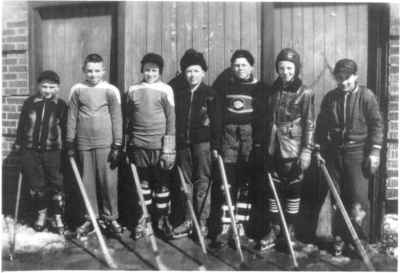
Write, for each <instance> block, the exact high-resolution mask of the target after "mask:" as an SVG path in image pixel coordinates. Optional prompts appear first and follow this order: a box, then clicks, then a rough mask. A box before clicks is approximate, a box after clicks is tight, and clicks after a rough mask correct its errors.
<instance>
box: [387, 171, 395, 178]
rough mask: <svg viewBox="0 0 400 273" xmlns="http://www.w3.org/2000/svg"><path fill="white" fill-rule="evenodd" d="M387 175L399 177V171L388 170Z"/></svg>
mask: <svg viewBox="0 0 400 273" xmlns="http://www.w3.org/2000/svg"><path fill="white" fill-rule="evenodd" d="M386 175H387V176H388V177H397V176H398V171H397V170H387V172H386Z"/></svg>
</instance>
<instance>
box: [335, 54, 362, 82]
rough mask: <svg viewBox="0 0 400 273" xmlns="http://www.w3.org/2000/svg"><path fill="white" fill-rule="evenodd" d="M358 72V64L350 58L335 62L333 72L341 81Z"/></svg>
mask: <svg viewBox="0 0 400 273" xmlns="http://www.w3.org/2000/svg"><path fill="white" fill-rule="evenodd" d="M356 73H357V64H356V62H355V61H353V60H350V59H341V60H339V61H338V62H337V63H336V64H335V68H334V69H333V74H334V75H335V78H336V79H338V80H339V81H344V80H346V79H347V78H349V77H350V75H352V74H356Z"/></svg>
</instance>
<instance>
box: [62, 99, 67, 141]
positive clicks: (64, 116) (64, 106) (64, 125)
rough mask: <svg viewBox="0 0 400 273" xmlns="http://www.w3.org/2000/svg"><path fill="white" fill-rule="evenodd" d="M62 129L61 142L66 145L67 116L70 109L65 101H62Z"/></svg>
mask: <svg viewBox="0 0 400 273" xmlns="http://www.w3.org/2000/svg"><path fill="white" fill-rule="evenodd" d="M60 108H61V109H60V129H61V140H62V142H63V143H64V142H65V139H66V135H67V115H68V109H67V104H66V103H65V101H63V100H61V99H60Z"/></svg>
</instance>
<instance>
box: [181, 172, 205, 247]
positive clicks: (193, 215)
mask: <svg viewBox="0 0 400 273" xmlns="http://www.w3.org/2000/svg"><path fill="white" fill-rule="evenodd" d="M176 169H177V170H178V173H179V178H180V179H179V180H180V181H181V185H182V191H183V192H184V194H185V199H186V203H187V205H188V207H189V211H190V216H191V217H192V221H193V223H194V226H195V228H196V232H197V237H199V241H200V245H201V249H202V250H203V253H204V254H206V255H207V248H206V244H205V243H204V237H203V234H201V229H200V225H199V221H198V220H197V217H196V213H195V212H194V208H193V204H192V200H190V199H189V190H188V188H187V186H186V182H185V177H184V176H183V172H182V169H181V167H179V166H176Z"/></svg>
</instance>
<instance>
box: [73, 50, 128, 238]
mask: <svg viewBox="0 0 400 273" xmlns="http://www.w3.org/2000/svg"><path fill="white" fill-rule="evenodd" d="M82 70H83V73H84V75H85V78H86V80H85V81H84V82H82V83H77V84H75V85H74V86H73V87H72V88H71V93H70V101H69V111H68V123H67V138H66V140H67V149H68V155H69V156H74V151H75V144H76V149H77V150H78V156H79V159H80V163H81V164H82V172H83V173H82V180H83V183H84V185H85V188H86V190H87V193H88V196H89V200H90V203H91V205H92V207H93V210H94V212H95V214H96V216H97V218H98V219H99V218H102V219H101V220H102V221H101V224H102V226H104V225H105V226H107V228H108V229H109V231H110V232H113V233H117V234H118V233H120V232H121V226H120V225H119V223H118V222H117V219H118V203H117V201H118V200H117V198H118V192H117V183H118V168H117V165H118V162H119V157H120V150H121V147H122V114H121V98H120V93H119V90H118V88H117V87H115V86H114V85H112V84H110V83H108V82H106V81H105V80H104V79H103V77H104V74H105V69H104V62H103V59H102V57H101V56H100V55H98V54H89V55H88V56H87V57H86V59H85V61H84V63H83V67H82ZM97 182H98V183H97ZM97 185H98V186H99V187H100V189H99V192H101V194H100V196H97ZM98 199H99V200H98ZM98 201H99V203H100V205H101V210H100V211H101V215H100V212H99V205H98ZM85 219H86V221H85V222H84V223H83V224H82V225H81V226H80V227H78V229H77V234H78V237H82V236H83V237H84V236H86V235H87V234H88V233H90V232H92V231H93V225H92V223H91V222H90V219H89V217H88V215H85ZM103 221H104V223H103Z"/></svg>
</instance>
